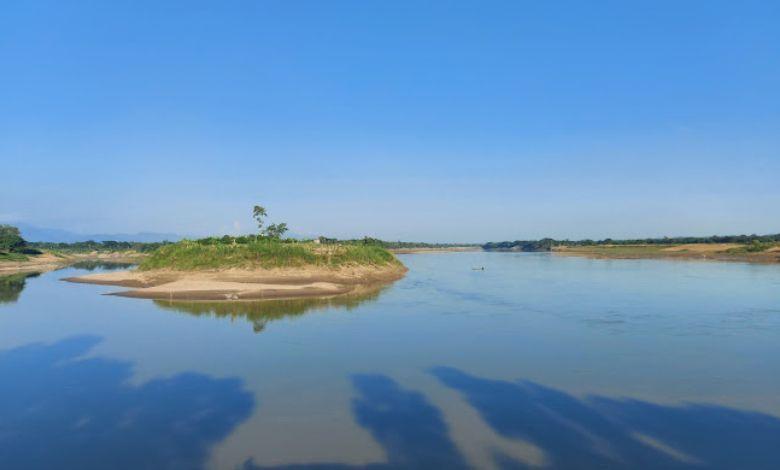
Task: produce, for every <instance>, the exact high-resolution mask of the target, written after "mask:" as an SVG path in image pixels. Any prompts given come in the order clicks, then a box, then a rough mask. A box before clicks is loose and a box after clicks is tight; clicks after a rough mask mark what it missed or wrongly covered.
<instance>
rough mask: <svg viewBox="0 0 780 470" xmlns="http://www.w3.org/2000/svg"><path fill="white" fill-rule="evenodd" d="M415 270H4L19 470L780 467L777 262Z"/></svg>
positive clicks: (469, 256)
mask: <svg viewBox="0 0 780 470" xmlns="http://www.w3.org/2000/svg"><path fill="white" fill-rule="evenodd" d="M401 258H402V261H403V262H404V263H405V264H406V265H407V266H408V267H409V268H410V271H409V273H408V275H407V276H406V277H405V278H404V279H402V280H401V281H399V282H397V283H395V284H394V285H392V286H390V287H388V288H386V289H384V290H382V291H380V292H375V293H371V294H369V295H367V296H363V297H357V298H345V299H339V300H333V301H314V300H311V301H289V302H273V303H266V304H262V303H261V304H256V303H255V304H252V303H234V304H202V303H189V304H187V303H185V304H169V303H166V302H157V303H155V302H152V301H148V300H138V299H128V298H120V297H113V296H105V295H99V294H101V293H106V292H111V291H114V290H116V288H113V287H103V286H94V285H83V284H69V283H66V282H62V281H60V280H59V279H61V278H63V277H67V276H72V275H75V274H79V273H82V272H84V271H83V270H84V269H95V266H85V267H83V268H81V269H79V268H69V269H66V270H62V271H57V272H52V273H47V274H43V275H40V276H37V277H28V278H24V277H23V276H15V277H13V278H0V374H2V380H0V468H3V469H13V468H20V469H21V468H24V469H32V468H45V469H53V468H73V469H89V468H132V469H140V468H185V469H189V468H218V469H222V468H225V469H231V468H247V469H254V468H277V467H282V468H355V467H358V468H362V467H371V468H461V467H475V468H532V467H547V468H632V469H633V468H664V469H665V468H724V469H726V468H728V469H737V468H739V469H753V468H756V469H758V468H766V469H770V468H771V469H777V468H780V266H761V265H748V264H738V263H708V262H677V261H652V260H613V261H610V260H588V259H582V258H562V257H556V256H553V255H548V254H508V253H448V254H416V255H404V256H401ZM476 267H480V268H481V267H484V268H485V269H484V270H474V269H473V268H476ZM97 269H104V268H101V267H98V268H97Z"/></svg>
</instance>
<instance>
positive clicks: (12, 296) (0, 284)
mask: <svg viewBox="0 0 780 470" xmlns="http://www.w3.org/2000/svg"><path fill="white" fill-rule="evenodd" d="M40 274H41V273H19V274H11V275H8V276H0V304H12V303H15V302H17V301H18V300H19V296H20V295H21V294H22V291H23V290H24V288H25V286H26V284H27V279H29V278H32V277H38V276H40Z"/></svg>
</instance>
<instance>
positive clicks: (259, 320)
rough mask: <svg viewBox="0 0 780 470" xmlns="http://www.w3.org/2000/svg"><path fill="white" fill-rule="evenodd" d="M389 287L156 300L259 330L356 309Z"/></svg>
mask: <svg viewBox="0 0 780 470" xmlns="http://www.w3.org/2000/svg"><path fill="white" fill-rule="evenodd" d="M386 288H387V286H385V285H382V286H375V287H371V288H366V289H364V290H361V291H359V292H355V293H351V294H344V295H339V296H335V297H303V298H298V299H274V300H237V301H221V302H204V301H180V300H173V301H168V300H154V301H153V302H154V303H155V304H156V305H157V306H158V307H160V308H163V309H166V310H174V311H177V312H182V313H187V314H189V315H194V316H206V317H213V318H229V319H231V320H235V319H244V320H246V321H248V322H250V323H252V329H253V330H254V331H255V333H260V332H261V331H263V330H264V329H265V327H266V325H267V324H268V323H270V322H273V321H275V320H281V319H284V318H291V317H297V316H301V315H304V314H306V313H311V312H315V311H319V310H325V309H328V308H334V307H338V308H343V309H345V310H352V309H354V308H357V307H358V306H359V305H362V304H364V303H366V302H372V301H375V300H376V299H378V298H379V295H380V294H381V293H382V291H383V290H384V289H386Z"/></svg>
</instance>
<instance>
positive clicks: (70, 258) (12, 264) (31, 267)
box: [0, 252, 144, 276]
mask: <svg viewBox="0 0 780 470" xmlns="http://www.w3.org/2000/svg"><path fill="white" fill-rule="evenodd" d="M143 256H144V255H142V254H140V253H135V252H114V253H76V254H73V253H71V254H58V253H51V252H44V253H43V254H41V255H29V256H28V259H26V260H23V261H3V262H0V276H4V275H12V274H20V273H45V272H49V271H55V270H57V269H62V268H65V267H68V266H70V265H72V264H75V263H80V262H83V261H103V262H107V263H130V264H135V263H138V262H139V261H140V260H141V259H142V258H143Z"/></svg>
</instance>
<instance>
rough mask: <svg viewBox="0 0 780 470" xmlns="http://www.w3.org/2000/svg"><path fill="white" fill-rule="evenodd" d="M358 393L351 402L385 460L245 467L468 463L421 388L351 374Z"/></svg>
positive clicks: (441, 466)
mask: <svg viewBox="0 0 780 470" xmlns="http://www.w3.org/2000/svg"><path fill="white" fill-rule="evenodd" d="M352 383H353V386H354V387H355V391H356V393H357V397H356V398H355V399H353V401H352V412H353V414H354V416H355V420H356V421H357V423H358V424H360V426H362V427H363V428H365V429H366V430H367V431H368V432H369V433H371V436H372V437H373V438H374V439H375V440H376V441H377V442H378V443H379V444H380V445H381V446H382V448H383V449H384V450H385V453H386V454H387V463H377V464H371V465H365V466H351V465H342V464H332V463H322V464H310V465H287V466H285V465H282V466H277V467H263V466H257V465H255V464H254V463H253V462H252V461H251V460H250V461H248V462H246V463H245V465H244V469H245V470H252V469H260V468H279V469H281V468H284V469H351V468H371V469H402V468H403V469H407V468H410V469H459V468H466V467H467V464H466V462H465V460H464V459H463V456H462V455H461V454H460V452H459V451H458V449H457V447H456V446H455V444H454V442H453V441H452V440H451V439H450V436H449V432H448V428H447V424H446V423H445V421H444V418H443V417H442V415H441V412H440V411H439V410H438V409H437V408H436V407H434V406H433V405H431V403H430V402H429V401H428V400H427V399H426V398H425V396H423V395H422V394H421V393H419V392H415V391H409V390H405V389H403V388H401V387H400V386H398V384H397V383H396V382H394V381H393V380H392V379H390V378H388V377H386V376H383V375H375V374H366V375H356V376H354V377H353V378H352Z"/></svg>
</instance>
